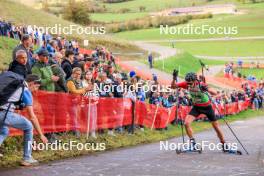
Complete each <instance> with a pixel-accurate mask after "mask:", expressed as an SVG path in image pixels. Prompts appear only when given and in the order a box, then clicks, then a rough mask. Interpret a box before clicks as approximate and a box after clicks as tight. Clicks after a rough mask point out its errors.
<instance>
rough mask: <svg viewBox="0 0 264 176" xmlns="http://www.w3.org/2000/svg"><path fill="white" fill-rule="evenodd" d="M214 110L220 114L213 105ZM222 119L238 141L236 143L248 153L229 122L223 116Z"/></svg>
mask: <svg viewBox="0 0 264 176" xmlns="http://www.w3.org/2000/svg"><path fill="white" fill-rule="evenodd" d="M215 108H216V110H217V111H218V113H219V114H220V111H219V109H218V107H217V106H215ZM223 120H224V122H225V124H226V126H227V127H228V128H229V130H230V131H231V132H232V134H233V136H234V137H235V138H236V140H237V141H238V143H239V144H240V145H241V146H242V148H243V150H244V151H245V152H246V154H247V155H249V153H248V151H247V150H246V148H245V147H244V145H243V144H242V142H241V141H240V140H239V138H238V137H237V135H236V133H235V132H234V130H233V129H232V128H231V126H230V125H229V123H228V122H227V120H225V116H224V117H223Z"/></svg>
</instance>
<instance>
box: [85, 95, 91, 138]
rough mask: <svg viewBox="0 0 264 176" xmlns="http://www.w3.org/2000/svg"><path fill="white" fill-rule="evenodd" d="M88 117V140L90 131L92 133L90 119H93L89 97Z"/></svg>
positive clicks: (89, 98)
mask: <svg viewBox="0 0 264 176" xmlns="http://www.w3.org/2000/svg"><path fill="white" fill-rule="evenodd" d="M88 100H89V103H88V117H87V131H86V138H87V139H88V138H89V131H90V119H91V97H88Z"/></svg>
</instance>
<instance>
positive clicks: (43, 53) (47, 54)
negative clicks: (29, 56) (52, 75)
mask: <svg viewBox="0 0 264 176" xmlns="http://www.w3.org/2000/svg"><path fill="white" fill-rule="evenodd" d="M37 54H38V55H39V56H46V57H48V56H49V52H48V51H47V50H45V49H41V50H39V51H38V52H37Z"/></svg>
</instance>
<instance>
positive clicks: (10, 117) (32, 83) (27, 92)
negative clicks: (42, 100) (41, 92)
mask: <svg viewBox="0 0 264 176" xmlns="http://www.w3.org/2000/svg"><path fill="white" fill-rule="evenodd" d="M26 82H27V85H28V86H27V87H26V88H25V89H24V91H23V92H22V88H20V89H18V90H17V91H16V92H15V93H14V94H13V95H12V97H10V99H19V97H20V96H21V95H20V94H22V103H23V104H24V105H25V109H26V110H27V112H28V115H29V119H30V121H29V120H28V119H27V118H25V117H23V116H22V115H21V114H17V113H15V112H14V110H15V107H14V106H11V108H10V109H9V112H8V113H7V116H6V119H5V123H0V145H1V144H2V143H3V141H4V140H5V138H6V137H7V136H8V127H13V128H16V129H19V130H23V131H24V155H23V161H22V162H21V165H23V166H30V165H34V164H37V163H38V161H37V160H35V159H34V158H33V157H32V155H31V154H32V146H31V144H32V143H33V127H32V124H33V126H34V127H35V129H36V131H37V132H38V134H39V135H40V139H41V140H42V142H43V143H47V142H48V140H47V138H46V137H45V136H44V135H43V133H42V130H41V128H40V125H39V122H38V119H37V118H36V115H35V113H34V111H33V98H32V94H31V92H34V91H36V90H37V89H38V87H39V85H40V81H39V77H38V76H36V75H28V76H27V78H26ZM7 106H8V105H7V104H6V105H3V106H1V107H0V121H3V120H4V116H5V111H6V110H7V109H6V108H7Z"/></svg>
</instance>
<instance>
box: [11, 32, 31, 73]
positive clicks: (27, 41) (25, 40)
mask: <svg viewBox="0 0 264 176" xmlns="http://www.w3.org/2000/svg"><path fill="white" fill-rule="evenodd" d="M21 42H22V43H21V44H20V45H18V46H17V47H16V48H15V49H14V50H13V60H15V59H16V52H17V51H18V50H24V51H25V52H26V53H27V63H26V67H27V74H31V65H30V64H29V63H30V60H31V59H32V58H31V57H30V54H29V49H30V46H31V45H32V38H31V36H30V35H27V34H26V35H23V36H22V39H21Z"/></svg>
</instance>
